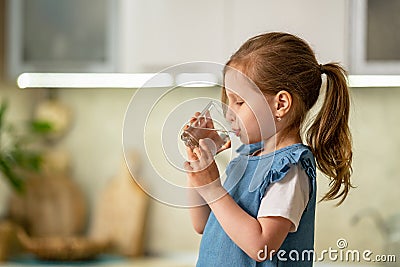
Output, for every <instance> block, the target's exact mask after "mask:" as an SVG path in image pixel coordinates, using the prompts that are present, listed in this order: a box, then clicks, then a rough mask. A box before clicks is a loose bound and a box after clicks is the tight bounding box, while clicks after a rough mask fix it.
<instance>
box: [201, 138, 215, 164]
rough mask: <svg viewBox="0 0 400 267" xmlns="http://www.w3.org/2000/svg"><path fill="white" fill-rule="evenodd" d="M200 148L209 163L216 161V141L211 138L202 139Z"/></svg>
mask: <svg viewBox="0 0 400 267" xmlns="http://www.w3.org/2000/svg"><path fill="white" fill-rule="evenodd" d="M199 147H200V148H201V153H202V155H204V156H203V158H204V159H206V160H207V161H209V160H213V159H214V155H215V154H216V152H217V147H216V146H215V143H214V141H212V140H211V139H210V138H206V139H200V140H199Z"/></svg>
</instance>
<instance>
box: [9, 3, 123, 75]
mask: <svg viewBox="0 0 400 267" xmlns="http://www.w3.org/2000/svg"><path fill="white" fill-rule="evenodd" d="M7 6H8V9H7V13H8V14H9V16H8V17H9V21H8V25H9V27H8V29H9V30H8V31H7V40H8V46H7V55H9V60H8V62H7V65H8V71H9V75H10V77H11V78H15V77H16V76H17V75H19V74H20V73H22V72H109V71H114V70H115V69H114V67H115V64H114V52H115V47H114V45H113V44H114V41H115V38H114V37H115V36H114V32H115V25H114V22H115V17H116V13H115V12H116V1H114V0H57V1H54V0H34V1H33V0H8V2H7Z"/></svg>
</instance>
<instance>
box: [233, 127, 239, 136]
mask: <svg viewBox="0 0 400 267" xmlns="http://www.w3.org/2000/svg"><path fill="white" fill-rule="evenodd" d="M232 131H234V132H235V135H236V136H239V135H240V129H233V128H232Z"/></svg>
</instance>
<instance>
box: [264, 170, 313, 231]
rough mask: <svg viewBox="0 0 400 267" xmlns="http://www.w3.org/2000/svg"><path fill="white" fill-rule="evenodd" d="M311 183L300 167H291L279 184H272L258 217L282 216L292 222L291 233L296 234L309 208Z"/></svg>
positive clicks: (266, 193)
mask: <svg viewBox="0 0 400 267" xmlns="http://www.w3.org/2000/svg"><path fill="white" fill-rule="evenodd" d="M309 194H310V182H309V178H308V176H307V174H306V172H305V171H304V170H303V169H302V168H301V166H299V165H293V166H291V167H290V169H289V171H288V173H287V174H286V175H285V177H284V178H283V179H282V180H280V181H279V182H275V183H273V184H271V185H270V186H269V187H268V188H267V190H266V192H265V195H264V197H263V199H262V200H261V205H260V209H259V210H258V214H257V217H268V216H280V217H283V218H286V219H288V220H290V221H291V222H292V227H291V228H290V230H289V231H290V232H296V231H297V227H298V226H299V222H300V219H301V216H302V214H303V212H304V210H305V208H306V206H307V203H308V199H309Z"/></svg>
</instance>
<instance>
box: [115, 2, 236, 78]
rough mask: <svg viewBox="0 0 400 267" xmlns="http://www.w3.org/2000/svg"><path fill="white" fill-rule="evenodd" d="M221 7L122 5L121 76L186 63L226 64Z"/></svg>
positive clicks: (209, 4) (205, 4)
mask: <svg viewBox="0 0 400 267" xmlns="http://www.w3.org/2000/svg"><path fill="white" fill-rule="evenodd" d="M225 3H226V1H224V0H203V1H194V0H189V1H188V0H168V1H165V0H151V1H143V0H121V1H120V7H119V12H120V15H121V16H120V20H119V23H120V25H121V27H120V30H119V34H120V43H119V51H120V57H119V59H120V66H121V70H122V71H124V72H137V71H144V72H154V71H159V70H161V69H163V68H165V67H169V66H171V65H174V64H178V63H183V62H189V61H213V62H220V63H225V61H226V59H227V56H228V54H227V50H226V45H225V39H226V38H225V37H226V34H227V33H226V27H227V25H226V23H225V17H224V8H225Z"/></svg>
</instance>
